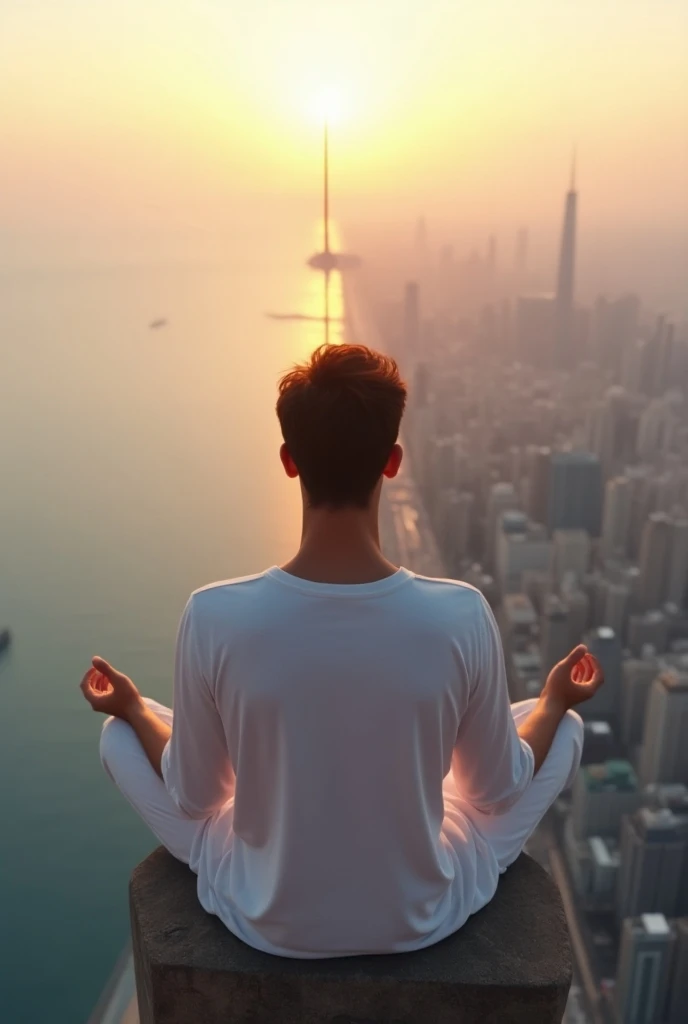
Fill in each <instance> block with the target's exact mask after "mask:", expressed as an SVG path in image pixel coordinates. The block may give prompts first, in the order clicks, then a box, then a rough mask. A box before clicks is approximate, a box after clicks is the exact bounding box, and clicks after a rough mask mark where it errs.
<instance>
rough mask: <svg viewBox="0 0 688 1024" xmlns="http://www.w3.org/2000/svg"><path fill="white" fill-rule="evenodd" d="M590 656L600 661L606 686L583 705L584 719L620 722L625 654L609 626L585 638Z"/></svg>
mask: <svg viewBox="0 0 688 1024" xmlns="http://www.w3.org/2000/svg"><path fill="white" fill-rule="evenodd" d="M583 643H584V644H586V645H587V647H588V650H589V651H590V653H591V654H594V656H595V657H596V658H597V660H598V661H599V663H600V665H601V666H602V671H603V672H604V686H602V687H600V689H599V690H598V691H597V693H596V694H595V696H594V697H591V698H590V700H587V701H585V703H584V704H580V705H579V706H578V708H577V710H578V711H579V712H580V714H581V717H582V718H611V717H615V718H618V717H619V715H620V712H621V662H622V650H621V643H620V641H619V638H618V636H617V635H616V633H615V632H614V630H613V629H610V628H609V627H608V626H599V627H598V628H597V629H591V630H590V631H589V632H588V633H586V634H585V636H584V637H583Z"/></svg>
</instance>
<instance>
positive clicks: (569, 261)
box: [554, 153, 578, 367]
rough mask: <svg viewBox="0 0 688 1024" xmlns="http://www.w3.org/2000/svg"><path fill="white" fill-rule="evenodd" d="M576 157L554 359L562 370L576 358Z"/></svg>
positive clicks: (567, 211) (561, 257)
mask: <svg viewBox="0 0 688 1024" xmlns="http://www.w3.org/2000/svg"><path fill="white" fill-rule="evenodd" d="M577 202H578V193H577V192H576V156H575V153H574V156H573V160H572V162H571V184H570V186H569V190H568V192H567V193H566V205H565V207H564V229H563V232H562V236H561V250H560V253H559V272H558V275H557V295H556V302H555V315H554V350H555V351H554V358H555V364H556V365H557V366H559V367H566V366H569V365H570V363H571V361H572V356H573V343H574V306H573V285H574V273H575V263H576V205H577Z"/></svg>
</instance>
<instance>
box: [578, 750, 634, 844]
mask: <svg viewBox="0 0 688 1024" xmlns="http://www.w3.org/2000/svg"><path fill="white" fill-rule="evenodd" d="M639 802H640V795H639V793H638V780H637V778H636V775H635V772H634V771H633V768H632V767H631V765H630V764H629V763H628V761H607V762H606V763H604V764H589V765H586V766H585V767H583V768H581V770H580V771H579V772H578V774H577V775H576V780H575V782H574V784H573V804H572V808H571V810H572V814H571V820H572V825H573V831H574V835H575V836H576V838H578V839H584V838H585V837H586V836H612V837H614V838H616V837H617V836H618V834H619V829H620V827H621V819H622V817H623V815H624V814H632V813H633V811H635V810H636V808H637V807H638V804H639Z"/></svg>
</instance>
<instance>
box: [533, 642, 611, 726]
mask: <svg viewBox="0 0 688 1024" xmlns="http://www.w3.org/2000/svg"><path fill="white" fill-rule="evenodd" d="M603 683H604V673H603V671H602V666H601V665H600V663H599V661H598V660H597V658H596V657H595V656H594V655H593V654H590V652H589V651H588V648H587V647H586V646H585V644H579V645H578V647H574V649H573V650H572V651H571V653H570V654H567V656H566V657H565V658H564V659H563V660H562V661H560V662H558V664H556V665H555V666H554V668H553V669H552V671H551V672H550V674H549V675H548V676H547V682H546V683H545V686H544V689H543V691H542V693H543V696H545V697H546V698H547V699H548V701H550V702H551V703H552V704H556V705H558V706H559V707H561V708H562V709H563V710H564V711H568V709H569V708H572V707H575V705H576V704H582V702H583V701H585V700H590V698H591V697H594V696H595V694H596V693H597V691H598V690H599V688H600V686H602V684H603Z"/></svg>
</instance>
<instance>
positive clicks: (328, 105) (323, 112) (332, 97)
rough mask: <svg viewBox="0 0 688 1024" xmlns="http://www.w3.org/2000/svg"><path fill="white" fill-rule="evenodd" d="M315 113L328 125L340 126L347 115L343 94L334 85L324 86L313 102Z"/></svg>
mask: <svg viewBox="0 0 688 1024" xmlns="http://www.w3.org/2000/svg"><path fill="white" fill-rule="evenodd" d="M312 106H313V113H314V115H315V116H316V117H317V118H318V120H319V121H321V122H324V123H326V124H328V125H331V124H339V123H340V122H341V120H342V118H343V117H344V115H345V114H346V109H345V103H344V98H343V93H342V90H341V89H340V88H337V87H336V86H334V85H327V86H322V87H321V88H320V89H319V90H318V91H317V92H316V94H315V98H314V100H313V104H312Z"/></svg>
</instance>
